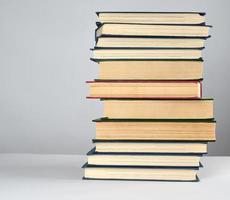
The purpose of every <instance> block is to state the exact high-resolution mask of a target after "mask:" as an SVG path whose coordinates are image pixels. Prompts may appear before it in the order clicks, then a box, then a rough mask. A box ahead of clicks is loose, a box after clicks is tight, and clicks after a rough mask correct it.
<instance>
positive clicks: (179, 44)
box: [95, 37, 205, 48]
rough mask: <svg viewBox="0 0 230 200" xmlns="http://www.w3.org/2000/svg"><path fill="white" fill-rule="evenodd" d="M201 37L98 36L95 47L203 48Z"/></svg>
mask: <svg viewBox="0 0 230 200" xmlns="http://www.w3.org/2000/svg"><path fill="white" fill-rule="evenodd" d="M204 41H205V39H202V38H148V37H99V38H97V41H96V45H95V47H97V48H203V47H204Z"/></svg>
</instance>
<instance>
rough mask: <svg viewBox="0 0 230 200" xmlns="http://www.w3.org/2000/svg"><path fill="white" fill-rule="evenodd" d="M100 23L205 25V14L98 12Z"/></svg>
mask: <svg viewBox="0 0 230 200" xmlns="http://www.w3.org/2000/svg"><path fill="white" fill-rule="evenodd" d="M96 14H97V16H98V21H99V22H100V23H135V24H203V23H205V13H204V12H109V11H106V12H97V13H96Z"/></svg>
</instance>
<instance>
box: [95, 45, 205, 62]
mask: <svg viewBox="0 0 230 200" xmlns="http://www.w3.org/2000/svg"><path fill="white" fill-rule="evenodd" d="M92 52H93V56H92V59H96V60H98V59H100V60H108V59H114V60H127V59H128V60H136V59H140V60H143V59H147V60H151V59H182V60H183V59H184V60H186V59H199V58H201V57H202V54H201V52H202V48H200V49H179V48H177V49H170V48H169V49H161V48H151V49H146V48H135V49H134V48H120V49H118V48H106V49H105V48H94V49H92Z"/></svg>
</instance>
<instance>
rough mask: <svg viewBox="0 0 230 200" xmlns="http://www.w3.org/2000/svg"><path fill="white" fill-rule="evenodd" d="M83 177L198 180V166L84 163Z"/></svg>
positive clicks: (99, 178)
mask: <svg viewBox="0 0 230 200" xmlns="http://www.w3.org/2000/svg"><path fill="white" fill-rule="evenodd" d="M83 168H84V177H83V179H90V180H133V181H145V180H146V181H147V180H155V181H198V180H199V179H198V177H197V171H198V167H192V168H178V167H153V166H138V167H137V166H132V167H127V166H95V165H89V164H88V163H86V164H85V165H84V166H83Z"/></svg>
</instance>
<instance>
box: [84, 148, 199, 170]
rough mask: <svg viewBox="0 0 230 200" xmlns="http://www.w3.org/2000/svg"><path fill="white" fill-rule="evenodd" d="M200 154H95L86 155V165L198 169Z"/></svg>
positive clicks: (91, 152) (92, 152)
mask: <svg viewBox="0 0 230 200" xmlns="http://www.w3.org/2000/svg"><path fill="white" fill-rule="evenodd" d="M201 157H202V154H194V153H193V154H179V153H174V154H172V153H171V154H170V153H140V152H132V153H127V152H96V151H95V148H93V149H92V150H91V151H89V152H88V153H87V160H88V164H90V165H104V166H156V167H182V168H185V167H188V168H189V167H199V166H200V159H201Z"/></svg>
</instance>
